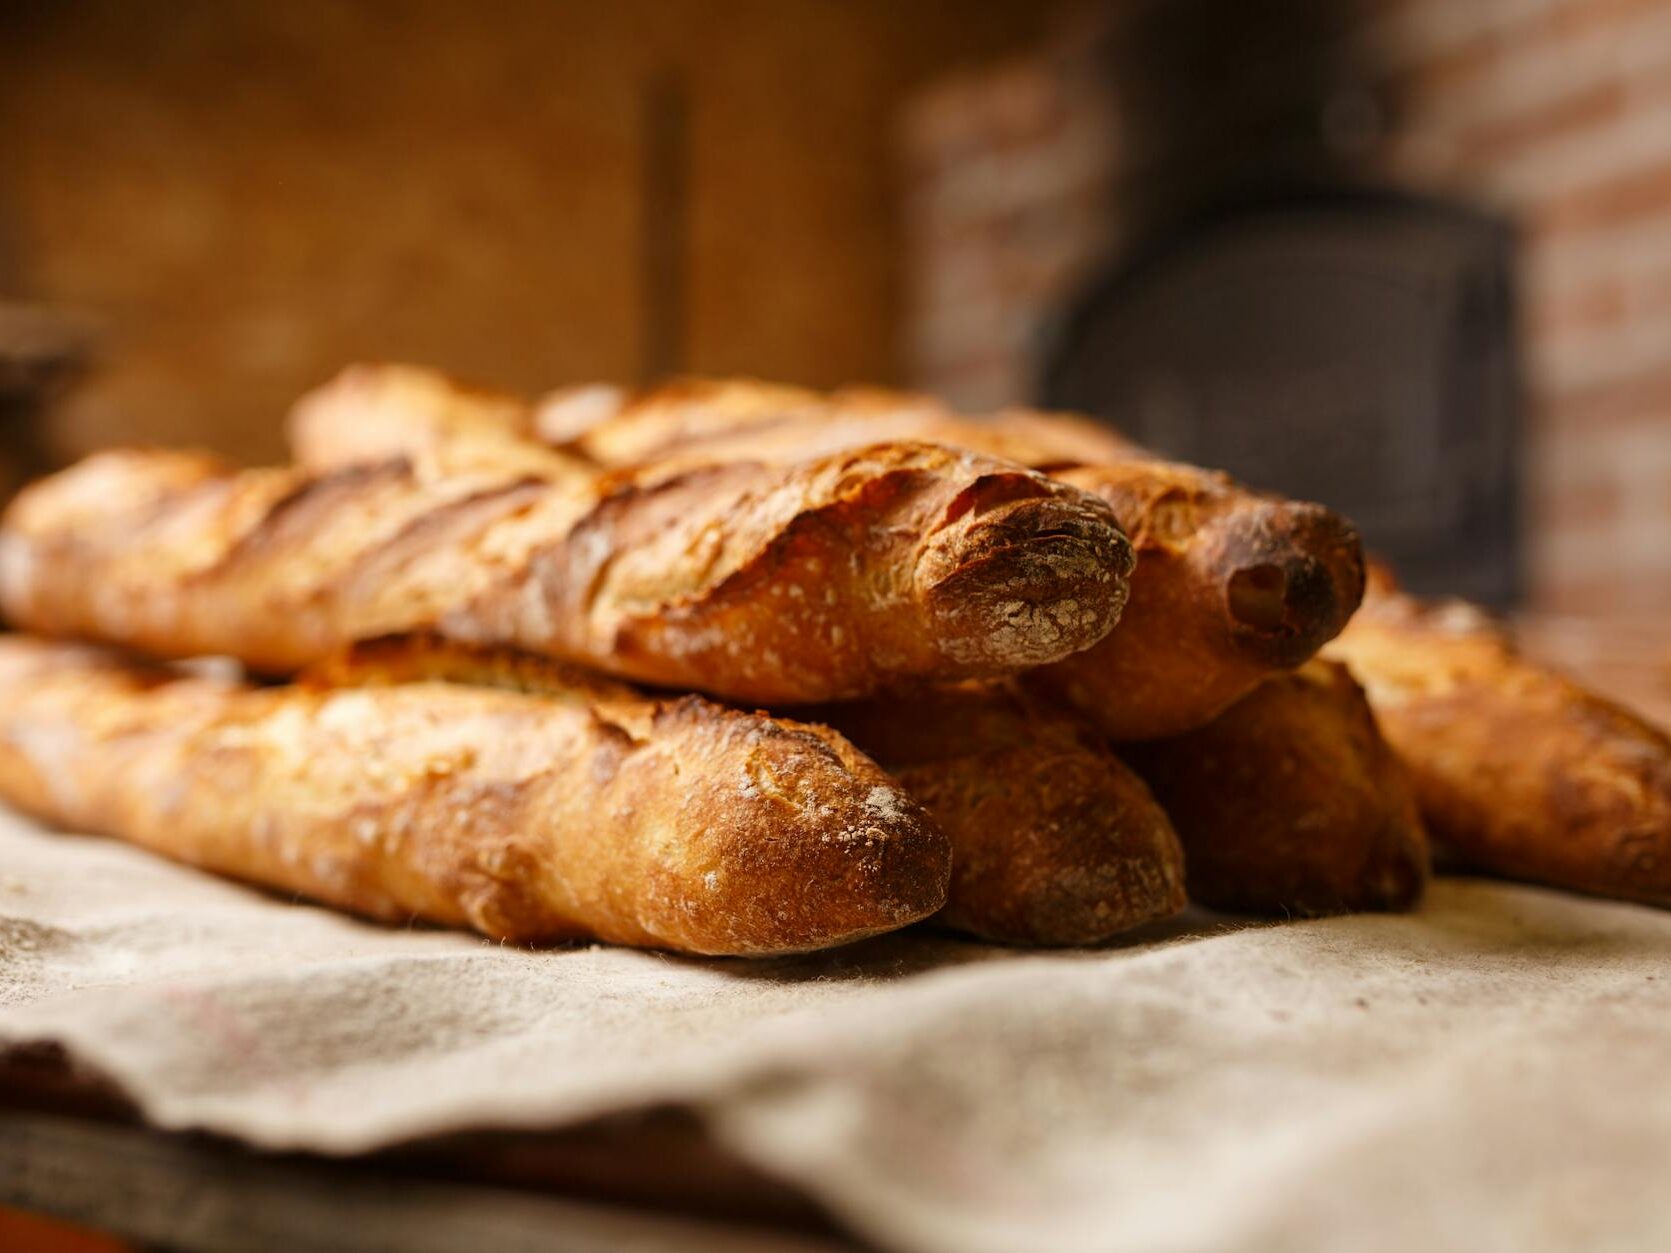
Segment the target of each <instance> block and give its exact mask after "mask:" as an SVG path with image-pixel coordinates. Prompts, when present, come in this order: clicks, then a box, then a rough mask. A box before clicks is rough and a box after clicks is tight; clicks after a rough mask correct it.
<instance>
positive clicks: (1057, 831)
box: [806, 683, 1186, 944]
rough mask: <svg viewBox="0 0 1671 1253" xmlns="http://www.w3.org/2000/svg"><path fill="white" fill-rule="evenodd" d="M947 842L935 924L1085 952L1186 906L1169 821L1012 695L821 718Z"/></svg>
mask: <svg viewBox="0 0 1671 1253" xmlns="http://www.w3.org/2000/svg"><path fill="white" fill-rule="evenodd" d="M806 716H808V717H812V718H816V719H818V720H820V721H823V722H827V723H829V724H830V725H831V726H833V727H834V728H835V729H836V730H838V731H840V732H841V733H842V734H843V735H845V736H846V737H848V738H849V739H851V740H852V741H853V742H854V743H855V744H858V745H860V746H862V747H863V749H864V751H865V752H866V753H868V754H869V755H870V756H872V757H874V758H875V759H876V760H877V761H878V762H879V763H880V764H881V765H882V767H883V768H884V769H885V770H887V771H888V773H889V774H891V775H892V776H893V777H894V778H896V779H898V780H899V782H900V784H901V785H902V786H903V787H904V788H905V790H906V791H907V792H909V793H910V794H911V795H912V796H914V797H916V799H917V800H918V801H920V802H921V803H922V805H923V807H924V808H925V809H926V810H928V812H929V814H930V815H932V816H933V818H934V820H935V821H936V822H937V823H939V825H940V827H941V829H942V830H944V831H945V832H946V835H947V837H948V838H949V839H950V840H951V842H952V881H951V887H950V889H949V890H948V892H947V897H946V907H945V909H943V910H942V911H941V912H940V914H939V915H938V916H937V918H936V921H937V922H938V923H940V924H941V925H943V926H946V927H949V928H952V929H955V930H959V931H966V932H968V933H970V934H972V935H977V936H980V937H982V938H983V939H987V940H994V941H997V942H999V943H1003V944H1092V943H1096V942H1097V941H1100V940H1105V939H1107V938H1109V937H1110V936H1113V935H1117V934H1118V933H1120V932H1122V931H1127V930H1130V929H1131V928H1132V927H1135V926H1138V925H1140V924H1142V923H1145V922H1151V921H1154V920H1156V919H1159V918H1166V917H1170V916H1171V915H1172V914H1175V913H1177V912H1178V911H1179V910H1180V909H1182V908H1183V907H1184V905H1185V904H1186V900H1185V896H1184V857H1183V852H1182V850H1181V849H1180V847H1179V844H1178V837H1177V835H1176V833H1175V832H1174V831H1173V829H1172V824H1171V822H1170V821H1169V820H1168V818H1167V815H1166V813H1165V812H1164V811H1163V810H1162V808H1161V807H1160V805H1159V804H1157V803H1156V801H1155V799H1154V797H1153V796H1151V795H1150V793H1149V789H1148V788H1147V787H1145V786H1144V784H1143V781H1142V780H1141V779H1140V778H1138V777H1137V775H1136V774H1134V773H1133V772H1132V770H1131V769H1130V768H1129V767H1128V766H1127V765H1125V763H1123V762H1121V761H1120V760H1119V758H1117V757H1116V756H1115V755H1114V754H1113V753H1112V752H1111V751H1110V750H1109V749H1108V747H1107V746H1106V744H1105V743H1103V741H1102V739H1101V737H1100V736H1098V735H1097V734H1096V733H1095V731H1094V730H1092V729H1091V728H1090V727H1088V726H1087V725H1086V724H1085V723H1084V722H1083V721H1082V720H1081V719H1079V718H1077V717H1074V716H1072V715H1070V714H1069V713H1067V712H1066V711H1064V710H1062V709H1061V708H1060V707H1057V706H1054V705H1052V704H1050V703H1049V702H1046V701H1042V700H1040V699H1039V698H1038V697H1037V696H1036V695H1034V694H1032V693H1030V692H1028V691H1027V690H1026V689H1025V688H1023V687H1021V686H1020V685H1017V684H1013V683H999V684H963V685H959V686H956V687H942V688H936V689H933V690H930V691H924V692H912V693H909V694H906V695H900V696H896V697H893V698H890V699H881V698H876V699H872V700H868V701H861V702H855V703H851V704H846V705H839V706H820V707H817V708H816V709H813V710H809V711H807V713H806Z"/></svg>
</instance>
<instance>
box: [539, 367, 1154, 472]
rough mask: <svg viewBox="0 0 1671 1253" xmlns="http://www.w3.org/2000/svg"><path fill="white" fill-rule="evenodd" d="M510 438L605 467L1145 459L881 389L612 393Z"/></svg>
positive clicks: (1024, 419)
mask: <svg viewBox="0 0 1671 1253" xmlns="http://www.w3.org/2000/svg"><path fill="white" fill-rule="evenodd" d="M510 427H511V429H514V430H517V431H520V432H522V433H524V434H529V435H537V436H538V437H539V438H540V439H542V440H544V441H545V442H546V443H547V444H550V445H552V446H554V447H557V448H561V449H563V450H564V451H565V452H568V453H570V454H572V455H574V456H577V457H582V458H585V459H586V460H589V461H593V462H596V463H597V464H599V465H606V466H625V465H643V464H647V463H650V462H657V461H669V460H675V459H680V458H687V457H702V458H705V459H708V460H716V461H718V460H726V459H728V458H738V457H751V456H771V457H774V458H779V459H781V458H783V457H786V456H787V457H800V456H809V455H813V454H816V453H830V452H838V451H840V450H842V449H844V448H857V447H863V446H864V445H866V444H873V443H878V442H881V441H884V440H897V439H909V440H921V441H923V442H926V443H932V444H949V445H953V446H955V447H959V448H967V449H970V450H971V451H974V452H981V453H985V454H987V455H988V456H993V457H1001V458H1003V459H1005V460H1008V461H1016V462H1020V463H1021V464H1023V465H1027V466H1031V467H1033V468H1035V469H1047V468H1050V467H1053V466H1059V465H1070V464H1087V463H1096V462H1098V461H1102V460H1106V459H1110V458H1112V459H1123V458H1125V457H1130V456H1134V455H1141V450H1140V449H1139V448H1138V447H1137V446H1136V445H1134V444H1133V443H1131V442H1130V441H1129V440H1127V439H1125V438H1123V437H1122V436H1120V435H1117V434H1116V433H1115V432H1114V431H1113V430H1112V428H1110V427H1109V426H1107V425H1106V424H1105V423H1101V422H1097V421H1094V420H1092V419H1090V418H1082V417H1079V416H1077V415H1073V414H1061V413H1043V412H1039V411H1036V410H1028V409H1012V410H1006V411H1004V412H1002V413H997V414H991V415H985V416H979V417H975V416H969V415H962V414H958V413H955V412H954V411H953V410H951V409H949V408H948V407H946V406H945V405H944V404H942V403H941V402H940V401H937V400H935V399H933V398H932V397H929V396H923V395H919V394H916V393H912V392H895V391H889V390H886V389H883V388H874V387H865V388H854V387H849V388H844V389H842V390H840V391H837V392H832V393H829V394H827V395H825V394H821V393H818V392H813V391H807V390H804V389H802V388H797V387H784V386H781V385H778V384H772V383H760V382H755V381H752V380H747V379H700V378H686V379H678V380H675V381H673V382H671V383H665V384H662V385H661V386H659V387H654V388H650V389H648V390H645V391H638V392H634V391H629V390H628V389H626V388H620V387H611V386H608V385H604V384H590V385H586V386H581V387H573V388H566V389H563V390H561V391H557V392H552V393H550V394H549V395H547V396H546V397H544V398H543V399H542V400H541V401H540V403H539V405H538V407H537V408H536V409H535V410H534V412H533V413H532V415H531V416H525V417H519V418H518V419H516V420H514V421H513V422H512V423H510Z"/></svg>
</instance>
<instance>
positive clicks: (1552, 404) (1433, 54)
mask: <svg viewBox="0 0 1671 1253" xmlns="http://www.w3.org/2000/svg"><path fill="white" fill-rule="evenodd" d="M1191 5H1192V0H1175V2H1174V4H1173V5H1172V6H1171V7H1172V10H1173V11H1174V12H1176V10H1177V9H1178V7H1180V6H1191ZM1162 7H1164V6H1159V5H1155V4H1144V3H1141V2H1140V0H1131V3H1128V4H1125V5H1116V6H1112V9H1111V10H1110V11H1108V12H1107V14H1106V15H1105V16H1103V17H1102V18H1101V19H1100V20H1097V21H1092V22H1086V23H1081V24H1080V25H1078V26H1075V27H1069V28H1067V29H1066V30H1064V31H1063V32H1061V33H1059V34H1058V35H1057V36H1055V37H1054V38H1052V39H1050V40H1048V41H1046V42H1045V43H1043V44H1042V45H1041V46H1039V47H1037V48H1035V49H1032V50H1028V51H1026V52H1023V53H1020V54H1018V55H1015V56H1011V57H1009V58H1007V59H1005V60H1004V61H1003V62H1002V63H1001V64H998V65H993V66H989V67H984V68H980V69H976V70H970V71H967V72H964V73H961V74H957V75H953V76H949V77H947V78H946V79H945V80H944V81H942V82H940V83H937V84H935V85H933V86H931V87H930V88H927V89H925V90H924V91H923V92H921V93H920V94H918V95H917V97H916V98H915V99H914V100H912V101H911V102H910V103H909V104H908V105H907V107H906V108H905V110H904V111H903V114H902V121H901V127H902V133H903V142H904V150H905V160H906V162H907V169H908V170H909V183H908V187H907V192H906V195H907V212H906V218H905V221H906V224H907V232H908V233H907V238H906V242H905V256H906V257H907V259H908V264H909V267H910V268H909V275H910V277H909V286H910V299H909V313H908V317H907V324H906V334H907V339H908V345H909V355H910V363H911V366H910V368H911V373H912V377H913V378H914V379H915V381H917V382H918V383H920V384H921V385H922V386H924V387H926V388H930V389H933V390H936V391H941V392H944V393H946V394H947V395H950V396H952V397H954V398H956V399H958V400H959V401H961V402H963V403H965V404H968V405H972V406H977V407H990V406H993V405H997V404H1001V403H1005V402H1010V401H1015V400H1020V399H1026V398H1031V397H1032V396H1034V395H1035V394H1036V393H1037V391H1038V388H1039V381H1040V371H1041V369H1042V365H1043V358H1044V356H1045V355H1046V352H1047V347H1048V343H1049V339H1050V334H1051V328H1052V323H1053V319H1055V318H1056V317H1057V316H1058V315H1059V313H1060V311H1061V310H1062V308H1063V307H1064V305H1065V304H1071V302H1072V301H1073V299H1074V297H1075V296H1076V294H1077V293H1078V292H1080V290H1081V289H1082V287H1083V284H1084V283H1085V282H1086V280H1087V275H1088V274H1091V273H1094V271H1095V268H1096V266H1097V265H1098V264H1099V263H1100V261H1101V260H1102V259H1103V258H1105V257H1107V256H1109V255H1110V254H1115V255H1117V254H1118V253H1119V252H1120V250H1121V249H1122V248H1123V247H1126V246H1128V245H1130V243H1131V242H1132V240H1133V238H1134V236H1135V235H1136V234H1138V233H1140V232H1141V228H1142V225H1143V224H1141V223H1138V222H1135V221H1134V215H1135V213H1136V212H1137V211H1139V210H1142V211H1145V212H1146V211H1147V207H1146V201H1147V199H1148V196H1147V193H1148V192H1149V191H1150V187H1149V184H1150V183H1152V182H1153V180H1155V179H1156V178H1157V177H1164V176H1165V174H1166V171H1165V170H1164V169H1163V168H1160V163H1159V162H1158V161H1157V158H1156V156H1155V154H1154V153H1153V152H1152V151H1150V150H1149V146H1147V145H1144V144H1142V143H1141V142H1139V141H1138V139H1139V137H1134V136H1133V135H1132V134H1131V133H1130V127H1129V126H1128V125H1127V123H1128V122H1129V120H1130V119H1129V116H1128V113H1127V110H1128V109H1135V110H1147V112H1148V113H1153V111H1154V110H1153V109H1152V107H1150V102H1148V101H1146V100H1143V99H1141V98H1140V99H1136V100H1133V99H1132V97H1133V96H1134V95H1136V94H1137V93H1135V92H1132V91H1130V90H1127V91H1124V92H1122V90H1121V86H1122V84H1121V82H1120V81H1118V80H1117V79H1114V78H1112V77H1111V75H1110V74H1109V72H1108V69H1109V65H1110V56H1109V53H1108V45H1109V43H1110V41H1111V40H1112V41H1113V42H1114V43H1115V44H1116V45H1118V44H1119V43H1121V41H1122V40H1124V39H1126V32H1127V31H1129V29H1130V25H1131V21H1130V15H1131V14H1132V13H1133V12H1138V13H1144V12H1147V13H1149V14H1151V15H1152V13H1153V11H1155V10H1157V9H1159V8H1162ZM1193 7H1194V8H1196V9H1202V8H1207V9H1212V8H1213V7H1214V6H1211V5H1206V6H1203V5H1201V4H1193ZM1260 7H1261V6H1258V5H1255V6H1252V9H1254V10H1258V9H1259V8H1260ZM1311 7H1313V8H1314V9H1316V8H1321V9H1324V10H1326V11H1328V12H1329V13H1330V14H1332V16H1333V19H1334V26H1333V29H1332V30H1331V31H1328V32H1325V33H1326V34H1328V35H1329V36H1331V37H1333V38H1334V39H1335V40H1336V41H1337V44H1338V48H1337V52H1338V57H1337V59H1336V61H1335V65H1336V73H1337V77H1336V79H1335V81H1333V82H1326V83H1323V84H1321V85H1320V89H1319V91H1318V93H1317V98H1316V101H1315V103H1317V104H1318V105H1319V107H1318V108H1317V110H1316V111H1315V116H1314V122H1315V125H1316V126H1317V128H1318V130H1319V132H1320V134H1322V135H1323V137H1324V138H1325V139H1331V138H1332V141H1333V143H1334V144H1335V146H1336V147H1337V148H1340V149H1342V150H1344V155H1345V156H1347V157H1349V158H1350V162H1351V164H1352V165H1353V167H1354V169H1355V171H1356V172H1357V174H1358V176H1359V177H1361V178H1363V179H1365V180H1370V181H1374V182H1376V183H1377V184H1379V185H1383V186H1389V187H1395V188H1399V189H1403V190H1408V191H1415V192H1424V193H1432V194H1437V195H1441V196H1443V197H1445V198H1446V199H1447V200H1450V201H1454V202H1457V203H1459V204H1463V205H1468V206H1477V207H1478V208H1480V209H1481V210H1484V211H1486V212H1489V213H1492V214H1495V215H1498V216H1499V217H1500V218H1501V219H1502V220H1503V221H1505V222H1506V223H1508V224H1510V226H1511V227H1512V229H1513V233H1514V238H1515V244H1516V258H1515V273H1514V275H1513V279H1514V287H1515V289H1516V292H1517V296H1518V309H1517V318H1516V320H1517V323H1518V332H1519V345H1520V361H1521V367H1520V376H1521V380H1522V387H1523V396H1522V400H1523V405H1522V411H1521V415H1520V418H1521V420H1520V429H1521V438H1520V447H1519V454H1518V461H1519V480H1520V485H1521V499H1520V502H1519V505H1518V511H1519V520H1520V529H1521V531H1522V536H1521V538H1522V540H1523V543H1522V545H1521V556H1520V561H1521V562H1522V563H1523V579H1524V585H1523V590H1524V595H1525V598H1526V600H1527V602H1528V603H1529V604H1530V605H1531V606H1532V607H1535V608H1537V609H1540V610H1547V611H1560V612H1566V613H1579V614H1595V613H1598V612H1599V613H1615V614H1621V615H1639V616H1640V615H1648V616H1654V615H1658V614H1660V613H1664V612H1665V611H1667V610H1671V3H1668V2H1667V0H1468V2H1467V3H1458V2H1457V0H1376V2H1374V3H1368V4H1364V5H1347V4H1337V5H1332V6H1311ZM1232 8H1234V6H1232ZM1265 8H1266V12H1265V13H1264V14H1259V15H1257V17H1256V18H1255V23H1256V26H1255V28H1254V29H1253V30H1251V31H1244V32H1241V37H1242V41H1241V43H1240V44H1238V45H1236V46H1233V47H1230V48H1225V49H1220V51H1221V52H1222V53H1223V56H1222V63H1221V64H1213V65H1209V66H1207V67H1203V69H1204V70H1210V71H1211V73H1210V74H1208V73H1203V75H1202V76H1201V77H1199V78H1197V79H1195V80H1194V81H1193V82H1188V81H1187V80H1186V84H1185V86H1186V88H1187V90H1191V91H1195V92H1197V93H1198V94H1199V93H1202V92H1205V93H1207V94H1211V93H1212V92H1213V91H1214V90H1215V86H1214V84H1215V83H1217V82H1219V81H1220V80H1221V79H1222V78H1225V77H1235V76H1238V75H1239V76H1241V78H1242V79H1243V80H1244V81H1243V82H1241V83H1239V84H1238V86H1242V87H1246V86H1247V84H1248V82H1253V83H1254V85H1255V86H1254V89H1253V90H1252V91H1251V92H1244V93H1243V95H1242V96H1241V97H1239V98H1238V99H1239V103H1240V104H1241V105H1242V106H1243V107H1241V108H1239V109H1237V110H1234V111H1230V110H1227V111H1226V112H1225V113H1224V114H1222V115H1218V116H1216V117H1213V118H1209V119H1208V120H1207V121H1206V122H1205V123H1204V126H1205V128H1206V129H1207V130H1216V131H1217V132H1218V133H1219V134H1220V135H1227V136H1229V137H1230V139H1231V140H1232V141H1234V142H1237V143H1241V144H1242V145H1243V146H1244V147H1245V146H1246V144H1247V143H1248V142H1253V143H1257V142H1258V140H1259V136H1258V135H1257V134H1256V133H1253V132H1252V130H1251V127H1250V126H1249V125H1246V123H1247V122H1248V119H1249V116H1250V115H1251V114H1255V113H1257V111H1258V108H1259V107H1260V105H1261V102H1265V101H1267V98H1268V97H1270V96H1272V95H1273V94H1274V95H1275V96H1276V97H1277V98H1278V104H1281V103H1282V101H1281V99H1280V97H1281V90H1280V89H1279V90H1277V91H1276V92H1274V93H1272V92H1271V91H1269V90H1266V91H1264V92H1261V91H1260V90H1259V88H1258V83H1257V79H1258V71H1259V70H1260V68H1261V66H1269V67H1276V68H1279V69H1280V68H1281V67H1284V66H1286V65H1287V62H1286V61H1285V60H1284V57H1283V52H1282V50H1281V49H1273V48H1271V47H1269V46H1262V45H1259V44H1257V43H1256V42H1255V40H1256V38H1257V34H1258V28H1259V27H1262V26H1268V25H1269V22H1270V17H1271V14H1272V13H1276V12H1281V13H1285V14H1286V13H1289V12H1291V11H1292V10H1293V9H1294V8H1295V6H1294V5H1292V4H1289V5H1275V6H1265ZM1241 12H1242V13H1243V14H1244V15H1245V14H1246V13H1247V12H1248V8H1247V7H1245V6H1244V7H1241ZM1146 46H1147V45H1146ZM1129 51H1130V50H1129V49H1126V50H1124V53H1129ZM1124 53H1123V54H1122V55H1119V56H1116V57H1115V58H1113V63H1114V64H1116V65H1119V64H1125V65H1129V64H1130V59H1131V58H1130V56H1129V55H1125V54H1124ZM1277 77H1278V79H1279V82H1281V81H1286V82H1289V83H1290V84H1291V82H1292V76H1289V77H1288V78H1287V79H1286V80H1284V79H1282V78H1281V76H1280V75H1278V76H1277ZM1267 86H1268V84H1267ZM1253 120H1254V121H1258V120H1259V119H1258V118H1254V119H1253ZM1330 130H1333V131H1334V132H1335V134H1334V135H1333V136H1332V137H1331V136H1329V135H1328V134H1327V133H1326V132H1328V131H1330ZM1219 156H1220V157H1221V159H1224V160H1227V161H1228V160H1230V159H1232V154H1226V153H1223V152H1222V151H1221V152H1220V153H1219ZM1343 438H1351V436H1350V434H1343ZM1295 455H1296V456H1303V455H1304V452H1303V450H1298V451H1296V452H1295Z"/></svg>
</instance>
